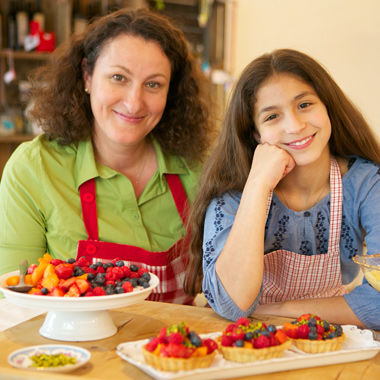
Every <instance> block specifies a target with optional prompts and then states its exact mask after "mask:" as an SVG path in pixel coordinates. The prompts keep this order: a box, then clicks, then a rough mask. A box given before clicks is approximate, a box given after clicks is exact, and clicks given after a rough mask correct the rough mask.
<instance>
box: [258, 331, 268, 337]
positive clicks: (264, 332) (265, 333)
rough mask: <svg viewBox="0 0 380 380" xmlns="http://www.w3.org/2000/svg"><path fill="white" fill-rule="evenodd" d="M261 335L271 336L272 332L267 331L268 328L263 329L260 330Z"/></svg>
mask: <svg viewBox="0 0 380 380" xmlns="http://www.w3.org/2000/svg"><path fill="white" fill-rule="evenodd" d="M260 335H264V336H267V337H268V338H269V336H270V332H269V331H267V330H261V331H260Z"/></svg>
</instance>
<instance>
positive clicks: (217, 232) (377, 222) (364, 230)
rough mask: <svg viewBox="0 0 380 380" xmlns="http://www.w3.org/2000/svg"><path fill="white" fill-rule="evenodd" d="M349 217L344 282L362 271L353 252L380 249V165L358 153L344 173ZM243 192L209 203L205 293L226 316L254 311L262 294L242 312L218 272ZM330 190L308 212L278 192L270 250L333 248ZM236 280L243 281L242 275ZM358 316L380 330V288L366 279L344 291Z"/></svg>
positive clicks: (343, 244) (343, 243)
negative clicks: (289, 205)
mask: <svg viewBox="0 0 380 380" xmlns="http://www.w3.org/2000/svg"><path fill="white" fill-rule="evenodd" d="M342 181H343V210H342V212H343V216H342V227H341V239H340V254H341V268H342V282H343V284H349V283H350V282H351V281H352V280H354V279H355V277H356V276H357V274H358V273H359V267H358V265H357V264H355V263H354V262H353V261H352V257H353V256H355V255H360V254H362V253H363V241H365V243H366V246H367V250H368V254H374V253H379V252H380V168H379V166H378V165H376V164H374V163H373V162H370V161H367V160H364V159H362V158H359V157H352V158H351V159H350V161H349V169H348V171H347V173H346V174H345V176H344V177H343V180H342ZM240 198H241V193H231V192H228V193H225V194H223V196H221V197H218V198H215V199H213V200H212V201H211V203H210V205H209V206H208V209H207V212H206V218H205V228H204V236H203V273H204V277H203V292H204V294H205V297H206V299H207V300H208V302H209V304H210V306H211V307H212V308H213V309H214V310H215V311H216V312H217V313H218V314H220V315H222V316H224V317H225V318H228V319H231V320H236V319H237V318H239V317H241V316H247V315H250V314H252V312H253V311H254V310H255V308H256V306H257V303H258V301H259V298H260V295H258V297H257V299H256V300H255V301H254V302H253V304H252V305H251V307H250V308H249V309H248V310H246V311H242V310H241V309H239V308H238V306H236V304H235V303H234V302H233V301H232V300H231V298H230V297H229V295H228V294H227V292H226V291H225V289H224V288H223V285H222V284H221V282H220V281H219V278H218V276H217V274H216V272H215V262H216V259H217V258H218V255H219V254H220V252H221V251H222V249H223V247H224V244H225V242H226V240H227V237H228V234H229V232H230V230H231V227H232V224H233V222H234V219H235V215H236V212H237V209H238V207H239V203H240ZM329 220H330V194H328V195H327V196H326V197H325V198H323V199H322V200H321V201H320V202H319V203H318V204H316V205H315V206H314V207H312V208H311V209H309V210H306V211H299V212H297V211H293V210H290V209H288V208H287V207H286V206H285V205H284V204H283V203H282V202H281V201H280V199H279V198H278V197H277V196H276V194H275V193H273V199H272V204H271V208H270V211H269V215H268V219H267V222H266V226H265V243H264V250H265V253H269V252H272V251H275V250H278V249H285V250H289V251H293V252H297V253H299V254H302V255H314V254H324V253H326V252H327V247H328V237H329V236H328V235H329ZM236 280H237V281H238V280H239V278H238V274H237V278H236ZM344 298H345V300H346V302H347V303H348V305H349V306H350V307H351V309H352V310H353V311H354V313H355V314H356V316H357V317H358V318H359V319H360V320H361V321H362V322H363V323H364V324H365V325H366V326H367V327H369V328H373V329H378V330H380V293H379V292H377V291H376V290H375V289H374V288H372V286H371V285H369V284H368V282H367V281H366V280H365V279H364V280H363V283H362V284H361V285H359V286H357V287H356V288H354V289H353V290H352V291H351V292H350V293H348V294H346V295H345V296H344Z"/></svg>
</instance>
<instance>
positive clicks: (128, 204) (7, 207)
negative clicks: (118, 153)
mask: <svg viewBox="0 0 380 380" xmlns="http://www.w3.org/2000/svg"><path fill="white" fill-rule="evenodd" d="M153 144H154V148H155V152H156V156H157V159H158V169H157V171H156V172H155V173H154V175H153V176H152V178H151V179H150V180H149V182H148V184H147V185H146V187H145V189H144V191H143V193H142V194H141V195H140V197H139V198H138V199H136V197H135V193H134V190H133V186H132V184H131V182H130V181H129V179H128V178H127V177H125V176H124V175H122V174H120V173H119V172H117V171H115V170H113V169H111V168H109V167H106V166H103V165H101V164H99V163H97V162H96V161H95V158H94V152H93V146H92V143H91V141H84V142H80V143H79V144H77V145H74V144H73V145H69V146H61V145H59V144H58V143H57V142H55V141H48V140H47V139H46V138H44V136H39V137H36V138H35V139H34V140H32V141H30V142H26V143H23V144H21V145H20V146H19V147H18V148H17V149H16V151H15V152H14V153H13V155H12V156H11V158H10V159H9V161H8V162H7V164H6V166H5V169H4V172H3V177H2V179H1V183H0V226H1V227H0V274H3V273H5V272H9V271H12V270H15V269H17V267H18V263H19V261H20V259H21V258H28V259H29V262H30V263H33V262H35V263H37V259H38V258H39V257H41V256H42V255H43V253H45V252H49V253H50V254H51V255H52V256H53V257H55V258H60V259H65V260H66V259H68V258H70V257H76V252H77V244H78V240H82V239H87V234H86V230H85V226H84V224H83V219H82V210H81V203H80V197H79V191H78V189H79V186H80V185H81V184H82V183H84V182H86V181H87V180H89V179H91V178H95V182H96V200H97V213H98V226H99V239H100V240H102V241H109V242H114V243H120V244H129V245H135V246H139V247H141V248H144V249H147V250H150V251H162V250H167V249H168V248H169V247H170V246H172V245H173V244H174V243H175V242H176V241H177V240H179V239H180V238H181V237H182V236H183V234H184V227H183V224H182V221H181V219H180V216H179V214H178V211H177V209H176V207H175V204H174V200H173V198H172V195H171V192H170V189H169V187H168V185H167V183H166V179H165V176H164V174H165V173H172V174H178V175H179V177H180V179H181V182H182V184H183V186H184V189H185V191H186V193H187V196H188V197H189V200H190V202H191V201H192V200H193V198H194V195H195V192H196V189H197V184H198V178H199V174H200V165H199V164H197V165H196V166H194V167H189V165H188V164H187V162H186V161H185V160H184V159H183V158H181V157H178V156H171V155H165V154H164V153H163V152H162V150H161V148H160V145H159V144H158V143H157V141H155V140H154V139H153Z"/></svg>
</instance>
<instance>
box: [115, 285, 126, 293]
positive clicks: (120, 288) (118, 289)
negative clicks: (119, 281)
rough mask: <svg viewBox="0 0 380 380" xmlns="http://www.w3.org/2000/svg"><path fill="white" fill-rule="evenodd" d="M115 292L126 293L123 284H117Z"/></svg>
mask: <svg viewBox="0 0 380 380" xmlns="http://www.w3.org/2000/svg"><path fill="white" fill-rule="evenodd" d="M115 293H117V294H122V293H125V292H124V289H123V287H122V286H116V287H115Z"/></svg>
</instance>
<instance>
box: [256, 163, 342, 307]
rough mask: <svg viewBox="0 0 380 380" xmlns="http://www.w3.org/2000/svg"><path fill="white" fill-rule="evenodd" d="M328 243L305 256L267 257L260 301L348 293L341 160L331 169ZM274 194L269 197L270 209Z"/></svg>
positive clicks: (275, 254)
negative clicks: (343, 269)
mask: <svg viewBox="0 0 380 380" xmlns="http://www.w3.org/2000/svg"><path fill="white" fill-rule="evenodd" d="M330 194H331V199H330V227H329V245H328V251H327V253H325V254H319V255H312V256H306V255H302V254H298V253H296V252H291V251H286V250H284V249H280V250H277V251H273V252H270V253H268V254H266V255H265V256H264V275H263V286H262V288H263V291H262V294H261V298H260V301H259V302H260V304H266V303H272V302H281V301H286V300H295V299H304V298H317V297H331V296H338V295H342V294H344V293H346V287H345V286H344V285H342V274H341V268H340V251H339V241H340V228H341V224H342V200H343V190H342V178H341V175H340V169H339V166H338V163H337V162H336V160H335V159H334V158H332V159H331V168H330ZM271 199H272V194H271V195H270V198H269V200H268V211H269V207H270V202H271Z"/></svg>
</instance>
